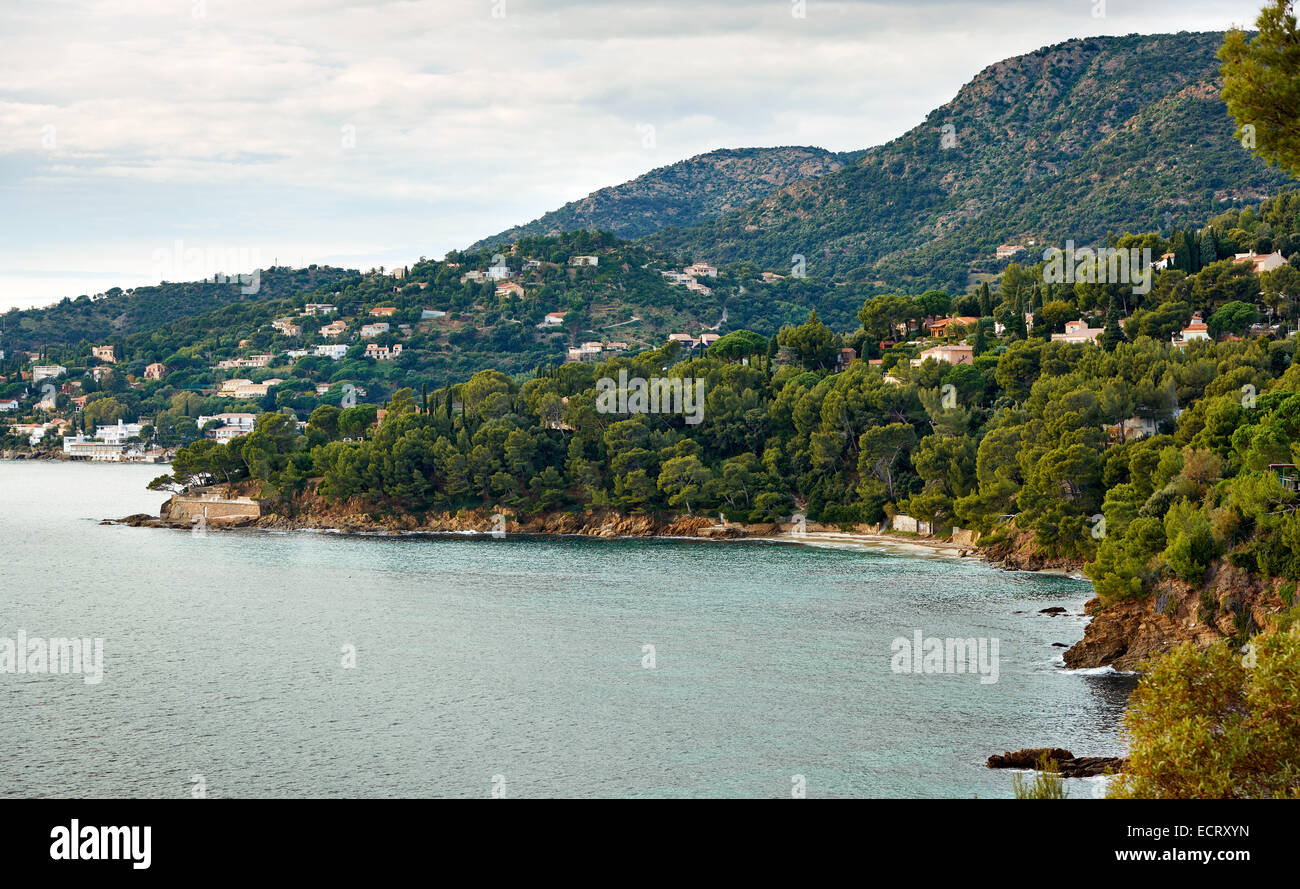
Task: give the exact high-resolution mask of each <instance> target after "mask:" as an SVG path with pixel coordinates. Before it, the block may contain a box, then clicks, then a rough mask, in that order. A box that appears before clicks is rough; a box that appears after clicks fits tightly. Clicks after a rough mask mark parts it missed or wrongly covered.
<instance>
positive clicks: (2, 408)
mask: <svg viewBox="0 0 1300 889" xmlns="http://www.w3.org/2000/svg"><path fill="white" fill-rule="evenodd" d="M16 410H18V399H17V398H0V413H4V412H7V411H16Z"/></svg>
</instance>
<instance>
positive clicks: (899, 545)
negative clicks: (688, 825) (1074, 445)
mask: <svg viewBox="0 0 1300 889" xmlns="http://www.w3.org/2000/svg"><path fill="white" fill-rule="evenodd" d="M206 496H207V497H210V498H214V499H210V500H205V501H202V502H204V503H218V504H222V505H225V504H229V503H233V502H235V501H239V502H241V503H246V504H248V507H249V510H250V511H251V512H250V514H248V515H221V516H219V517H216V518H211V519H207V520H206V521H205V526H206V527H207V528H210V529H214V530H215V529H234V528H249V529H261V530H273V531H295V530H312V531H335V532H339V533H345V534H440V533H444V534H452V533H454V534H465V533H471V532H472V533H484V534H488V533H493V532H498V533H500V532H504V533H506V534H530V535H546V536H563V535H580V536H587V537H599V538H619V537H675V538H682V539H695V540H715V541H717V540H724V541H725V540H744V539H750V540H755V539H760V540H774V541H781V542H789V543H805V544H825V543H843V544H850V545H862V546H887V547H889V548H893V549H897V550H902V551H910V552H914V553H924V554H934V555H941V556H946V557H953V558H979V559H982V560H984V561H986V562H988V563H989V564H990V565H992V566H994V567H998V568H1001V569H1003V570H1008V571H1040V572H1051V573H1059V574H1068V575H1070V576H1072V577H1077V576H1078V572H1079V570H1080V569H1081V568H1082V565H1081V564H1080V563H1078V562H1076V561H1069V560H1052V559H1048V558H1044V557H1043V556H1042V555H1041V554H1040V553H1039V552H1038V551H1037V550H1036V549H1035V548H1034V546H1033V541H1032V536H1031V535H1027V534H1020V535H1011V536H1005V537H1000V538H999V539H998V540H997V541H996V542H994V543H993V544H992V545H986V546H979V545H977V544H975V543H974V542H972V541H971V540H969V539H963V540H961V541H955V540H951V539H950V540H938V539H934V538H925V537H915V536H910V535H905V534H896V533H895V534H890V533H881V532H880V531H879V529H878V528H876V527H875V526H858V527H854V528H850V529H844V528H840V527H832V526H824V525H819V524H817V523H813V522H808V523H806V524H804V523H801V524H800V525H798V526H796V525H794V524H791V523H737V522H726V521H724V520H723V519H721V517H709V516H701V515H687V516H677V517H673V518H670V519H660V518H657V517H654V516H649V515H623V514H621V513H618V512H615V511H613V510H604V509H598V510H593V511H590V512H584V513H545V514H541V515H537V516H531V517H520V516H517V515H514V514H512V513H510V512H509V510H501V511H497V510H494V509H477V510H461V511H458V512H456V513H428V514H424V515H415V514H400V513H389V512H379V511H377V510H376V508H375V506H374V504H372V503H369V502H366V501H364V500H362V499H360V498H354V499H352V500H348V501H344V502H341V503H332V502H329V503H327V502H326V501H324V500H323V499H322V498H320V497H318V496H316V495H315V494H314V491H309V492H308V493H307V494H305V495H302V496H299V497H297V498H295V499H294V500H293V501H291V502H289V503H287V504H286V503H283V502H279V503H272V502H269V501H260V500H257V499H256V498H255V496H254V492H253V491H252V490H251V489H250V488H248V487H247V486H245V487H244V488H242V489H241V488H239V487H238V486H237V487H236V489H234V490H230V491H226V492H225V493H224V495H213V494H211V493H209V494H207V495H206ZM187 499H188V500H189V503H190V506H193V505H194V501H193V499H192V498H180V497H173V498H172V499H170V500H168V501H167V502H166V503H164V504H163V505H162V508H161V509H160V511H159V515H157V516H152V515H147V514H139V515H132V516H128V517H126V518H124V519H119V520H117V522H120V523H122V524H126V525H130V526H132V527H151V528H177V529H186V530H188V529H192V528H193V527H194V524H195V522H196V519H195V518H193V517H192V516H191V515H188V514H186V513H185V511H184V510H183V509H182V508H181V506H182V505H184V502H185V501H187ZM204 512H205V513H206V512H207V510H204ZM1216 581H1217V586H1216V587H1214V589H1215V593H1214V595H1216V596H1217V597H1218V598H1217V599H1216V602H1217V603H1218V608H1219V613H1218V614H1217V616H1216V617H1217V619H1215V620H1212V621H1209V622H1207V621H1205V620H1203V619H1202V615H1201V609H1202V608H1204V607H1205V601H1204V599H1203V597H1200V596H1198V593H1197V592H1196V591H1193V590H1192V588H1191V587H1190V586H1189V585H1187V584H1182V585H1181V588H1179V587H1177V586H1171V588H1170V589H1167V590H1165V591H1164V592H1162V594H1161V595H1158V596H1152V597H1148V598H1147V599H1142V600H1134V601H1127V602H1119V603H1115V604H1113V605H1111V606H1110V607H1109V608H1105V609H1103V608H1102V607H1101V603H1100V601H1099V600H1098V599H1096V598H1093V599H1091V600H1090V601H1089V602H1088V603H1087V605H1086V606H1085V614H1087V615H1089V616H1090V617H1091V618H1092V619H1091V620H1090V621H1089V623H1088V625H1087V626H1086V628H1085V630H1084V636H1083V638H1082V639H1081V640H1079V641H1078V642H1076V643H1074V645H1072V646H1071V647H1069V648H1068V650H1067V651H1065V653H1064V655H1063V658H1064V662H1065V666H1066V667H1067V668H1068V669H1072V670H1078V669H1095V668H1101V667H1111V668H1113V669H1115V670H1119V671H1132V670H1134V669H1136V668H1137V666H1138V664H1139V663H1140V662H1141V661H1142V660H1143V659H1145V658H1147V657H1149V656H1152V655H1158V654H1161V653H1163V652H1164V651H1167V650H1168V649H1169V648H1171V647H1173V646H1174V645H1176V644H1178V643H1180V642H1184V641H1191V642H1194V643H1196V644H1198V645H1206V644H1209V643H1210V642H1213V641H1215V640H1216V639H1221V638H1224V637H1227V636H1231V635H1232V634H1233V631H1234V627H1235V623H1236V622H1237V621H1239V620H1240V619H1241V617H1240V616H1241V614H1242V611H1243V609H1245V610H1246V613H1247V614H1248V615H1249V616H1250V619H1251V620H1253V621H1254V622H1255V623H1256V624H1257V625H1261V626H1262V625H1263V621H1264V619H1265V614H1266V613H1267V612H1269V611H1272V610H1276V608H1275V607H1274V606H1280V605H1281V599H1280V598H1279V597H1278V596H1277V595H1276V592H1274V594H1273V597H1272V598H1273V599H1276V602H1270V601H1268V598H1269V597H1268V596H1263V595H1256V596H1245V597H1243V596H1242V595H1241V587H1242V578H1240V577H1237V576H1235V575H1234V573H1233V571H1232V570H1230V569H1224V570H1222V571H1220V572H1219V575H1218V577H1217V578H1216Z"/></svg>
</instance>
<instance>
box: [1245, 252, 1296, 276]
mask: <svg viewBox="0 0 1300 889" xmlns="http://www.w3.org/2000/svg"><path fill="white" fill-rule="evenodd" d="M1232 259H1233V261H1234V262H1248V263H1250V264H1251V265H1252V266H1253V267H1254V269H1255V274H1257V275H1260V274H1263V273H1264V272H1271V271H1273V270H1275V269H1280V268H1281V267H1282V266H1284V265H1286V260H1285V259H1283V258H1282V253H1281V251H1274V252H1272V253H1269V254H1266V255H1264V256H1260V255H1259V254H1258V253H1256V252H1255V251H1254V250H1252V251H1250V252H1249V253H1238V254H1237V255H1236V256H1234V257H1233V258H1232Z"/></svg>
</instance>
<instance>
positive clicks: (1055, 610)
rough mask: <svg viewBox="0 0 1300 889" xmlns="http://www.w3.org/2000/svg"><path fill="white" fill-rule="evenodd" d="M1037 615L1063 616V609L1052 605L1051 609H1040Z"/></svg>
mask: <svg viewBox="0 0 1300 889" xmlns="http://www.w3.org/2000/svg"><path fill="white" fill-rule="evenodd" d="M1038 613H1039V614H1065V609H1064V608H1062V607H1061V606H1060V605H1053V606H1052V607H1051V608H1040V609H1039V610H1038Z"/></svg>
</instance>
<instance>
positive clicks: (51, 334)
mask: <svg viewBox="0 0 1300 889" xmlns="http://www.w3.org/2000/svg"><path fill="white" fill-rule="evenodd" d="M356 274H357V273H356V272H355V271H352V272H349V271H347V270H345V269H336V268H329V267H325V266H314V265H313V266H308V267H307V268H305V269H291V268H285V267H276V268H270V269H263V270H262V271H261V273H260V276H259V279H258V288H257V292H256V293H249V294H245V293H243V292H242V290H243V289H250V290H251V289H252V288H251V285H250V286H247V287H246V286H245V285H242V284H240V283H239V281H238V279H237V278H236V279H234V280H232V281H231V282H229V283H222V284H214V283H211V282H203V281H197V282H188V283H163V284H159V285H157V286H154V287H136V288H133V289H130V290H123V289H122V288H120V287H113V288H111V289H109V290H107V291H105V292H104V293H102V294H96V295H94V296H89V295H86V294H83V295H81V296H78V297H76V298H66V299H63V300H60V301H59V302H57V303H55V304H54V305H52V306H46V307H43V308H39V309H25V310H24V309H10V310H9V311H8V312H6V313H4V314H0V344H2V345H3V348H5V349H6V350H7V351H10V352H13V351H17V350H19V349H25V350H30V351H41V350H45V349H55V350H62V349H67V348H69V347H75V346H78V345H79V344H82V343H92V342H93V343H98V344H103V343H108V342H111V341H113V340H114V339H119V340H120V339H122V338H124V337H130V336H133V335H135V334H139V333H143V332H146V331H150V330H153V329H155V328H158V327H161V326H163V325H166V324H170V323H172V322H175V321H181V320H184V319H191V318H194V317H196V316H200V315H203V314H204V313H207V312H211V311H213V310H215V309H218V308H221V307H225V306H229V305H232V304H243V305H246V306H248V305H254V304H257V303H264V302H268V301H275V300H281V299H285V298H287V297H291V296H295V295H297V294H299V293H306V292H310V291H314V290H317V289H326V288H330V289H332V288H333V287H334V286H335V285H336V284H338V283H339V282H340V281H342V280H343V279H345V278H347V277H349V276H356Z"/></svg>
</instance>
